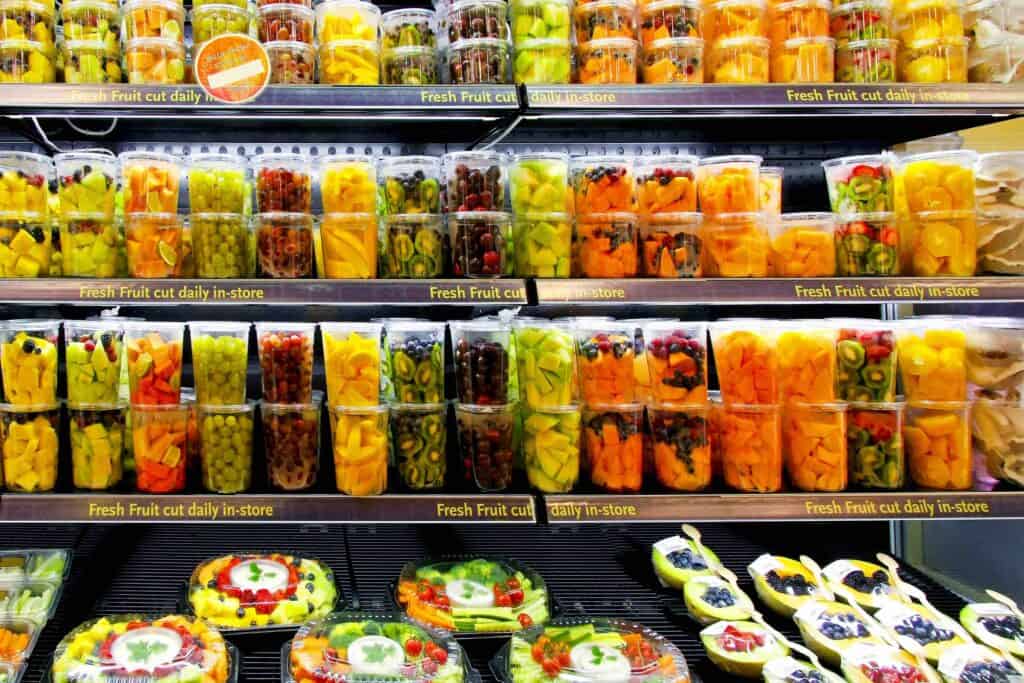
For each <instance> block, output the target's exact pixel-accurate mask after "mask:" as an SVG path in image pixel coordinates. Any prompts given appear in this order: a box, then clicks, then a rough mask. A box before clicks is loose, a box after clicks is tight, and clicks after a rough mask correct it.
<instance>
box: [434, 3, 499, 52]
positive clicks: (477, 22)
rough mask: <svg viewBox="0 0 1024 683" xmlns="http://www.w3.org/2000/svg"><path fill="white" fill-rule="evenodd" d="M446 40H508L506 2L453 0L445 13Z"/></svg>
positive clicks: (453, 41) (452, 41)
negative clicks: (446, 25)
mask: <svg viewBox="0 0 1024 683" xmlns="http://www.w3.org/2000/svg"><path fill="white" fill-rule="evenodd" d="M446 18H447V24H448V42H449V43H452V44H454V43H456V42H459V41H463V40H475V39H479V38H493V39H498V40H508V37H509V35H508V33H509V31H508V4H507V3H505V2H504V1H503V0H455V2H452V4H451V5H450V6H449V7H448V11H447V13H446Z"/></svg>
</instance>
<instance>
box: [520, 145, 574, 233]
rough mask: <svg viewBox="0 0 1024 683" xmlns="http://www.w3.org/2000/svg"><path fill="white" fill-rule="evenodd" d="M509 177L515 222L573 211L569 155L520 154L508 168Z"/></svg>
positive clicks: (546, 153)
mask: <svg viewBox="0 0 1024 683" xmlns="http://www.w3.org/2000/svg"><path fill="white" fill-rule="evenodd" d="M508 175H509V192H510V194H511V198H512V210H513V211H514V212H515V217H516V219H519V218H521V217H523V216H524V215H525V214H559V213H569V212H571V211H572V192H571V190H570V189H569V157H568V155H565V154H559V153H548V152H545V153H535V154H518V155H516V156H515V157H514V158H513V159H512V162H511V163H510V165H509V169H508Z"/></svg>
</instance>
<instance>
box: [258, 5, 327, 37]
mask: <svg viewBox="0 0 1024 683" xmlns="http://www.w3.org/2000/svg"><path fill="white" fill-rule="evenodd" d="M315 23H316V15H315V14H314V13H313V10H311V9H309V8H308V7H302V6H301V5H293V4H290V3H281V4H274V5H263V6H261V7H260V8H259V10H258V15H257V24H256V25H257V29H258V35H259V39H260V42H262V43H267V42H270V41H285V42H294V43H308V44H310V45H312V44H313V26H314V25H315Z"/></svg>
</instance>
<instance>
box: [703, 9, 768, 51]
mask: <svg viewBox="0 0 1024 683" xmlns="http://www.w3.org/2000/svg"><path fill="white" fill-rule="evenodd" d="M704 21H705V25H704V30H703V34H704V35H703V36H701V37H702V38H704V40H706V41H709V42H712V43H714V47H718V44H719V43H720V42H721V41H725V40H732V39H735V38H767V37H768V3H767V1H766V0H718V1H717V2H713V3H711V5H710V7H708V8H707V10H706V12H705V20H704Z"/></svg>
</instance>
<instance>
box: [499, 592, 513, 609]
mask: <svg viewBox="0 0 1024 683" xmlns="http://www.w3.org/2000/svg"><path fill="white" fill-rule="evenodd" d="M495 603H497V605H498V607H511V606H512V598H511V597H509V594H508V593H502V594H501V595H499V596H498V598H497V599H496V600H495Z"/></svg>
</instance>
